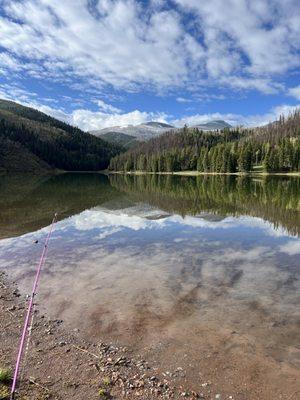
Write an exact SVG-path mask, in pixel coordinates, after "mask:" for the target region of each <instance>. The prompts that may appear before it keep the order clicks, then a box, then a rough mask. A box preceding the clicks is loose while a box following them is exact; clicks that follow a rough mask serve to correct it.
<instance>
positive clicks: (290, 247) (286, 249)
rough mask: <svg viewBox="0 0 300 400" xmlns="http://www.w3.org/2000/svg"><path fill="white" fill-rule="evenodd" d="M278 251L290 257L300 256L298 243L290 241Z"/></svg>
mask: <svg viewBox="0 0 300 400" xmlns="http://www.w3.org/2000/svg"><path fill="white" fill-rule="evenodd" d="M280 251H282V252H283V253H287V254H288V255H290V256H294V255H297V254H300V241H299V240H291V241H289V242H287V243H286V244H284V245H282V246H281V247H280Z"/></svg>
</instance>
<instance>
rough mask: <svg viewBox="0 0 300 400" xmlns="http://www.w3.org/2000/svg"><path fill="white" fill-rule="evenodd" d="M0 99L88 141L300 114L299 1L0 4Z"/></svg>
mask: <svg viewBox="0 0 300 400" xmlns="http://www.w3.org/2000/svg"><path fill="white" fill-rule="evenodd" d="M0 98H5V99H9V100H13V101H17V102H19V103H22V104H25V105H29V106H31V107H35V108H37V109H39V110H41V111H43V112H46V113H47V114H50V115H52V116H54V117H56V118H59V119H61V120H64V121H66V122H68V123H70V124H73V125H76V126H79V127H80V128H82V129H83V130H86V131H88V130H95V129H101V128H105V127H109V126H115V125H122V126H125V125H128V124H133V125H136V124H139V123H143V122H146V121H151V120H152V121H163V122H168V123H170V124H173V125H176V126H183V125H184V124H187V125H189V126H191V125H195V124H197V123H202V122H206V121H208V120H212V119H224V120H226V121H227V122H229V123H231V124H232V125H246V126H257V125H263V124H266V123H268V122H270V121H273V120H275V119H276V118H278V117H279V115H281V114H284V115H288V114H289V113H290V112H292V111H293V110H294V109H295V108H297V107H300V2H299V0H284V1H283V0H209V1H205V0H140V1H137V0H0Z"/></svg>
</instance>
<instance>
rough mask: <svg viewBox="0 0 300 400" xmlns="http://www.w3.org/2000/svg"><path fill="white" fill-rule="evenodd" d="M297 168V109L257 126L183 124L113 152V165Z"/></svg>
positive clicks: (230, 169)
mask: <svg viewBox="0 0 300 400" xmlns="http://www.w3.org/2000/svg"><path fill="white" fill-rule="evenodd" d="M255 167H260V168H261V169H263V170H264V171H266V172H281V171H283V172H288V171H300V113H299V112H295V113H294V114H292V115H291V116H290V117H289V118H287V119H285V118H283V117H281V118H280V120H279V121H277V122H276V123H273V124H269V125H268V126H266V127H263V128H258V129H252V130H251V129H243V128H237V129H224V130H222V131H219V132H210V133H208V132H203V131H199V130H198V129H189V128H187V127H184V128H183V129H182V130H180V131H179V132H168V133H166V134H164V135H162V136H161V137H158V138H155V139H152V140H151V141H149V142H147V143H142V144H140V145H139V146H137V147H136V148H134V149H132V150H129V151H127V152H126V153H123V154H120V155H118V156H116V157H114V158H113V159H112V160H111V162H110V166H109V168H110V169H111V170H113V171H149V172H154V173H156V172H175V171H187V170H198V171H199V172H217V173H235V172H250V171H252V170H253V169H255Z"/></svg>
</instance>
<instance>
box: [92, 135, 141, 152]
mask: <svg viewBox="0 0 300 400" xmlns="http://www.w3.org/2000/svg"><path fill="white" fill-rule="evenodd" d="M100 138H101V139H102V140H105V141H106V142H108V143H112V144H117V145H119V146H122V147H123V148H124V149H125V150H128V149H131V148H133V147H135V146H136V145H137V144H138V143H139V142H138V140H137V139H136V138H135V137H134V136H131V135H127V134H126V133H121V132H107V133H104V134H103V135H101V136H100Z"/></svg>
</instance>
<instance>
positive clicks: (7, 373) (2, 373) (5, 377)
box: [0, 368, 12, 383]
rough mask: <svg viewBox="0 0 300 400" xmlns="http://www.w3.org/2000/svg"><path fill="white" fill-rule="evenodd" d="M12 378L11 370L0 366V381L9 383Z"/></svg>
mask: <svg viewBox="0 0 300 400" xmlns="http://www.w3.org/2000/svg"><path fill="white" fill-rule="evenodd" d="M11 380H12V372H11V370H10V369H7V368H0V383H9V382H10V381H11Z"/></svg>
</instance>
